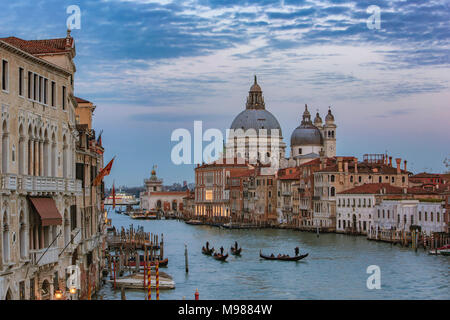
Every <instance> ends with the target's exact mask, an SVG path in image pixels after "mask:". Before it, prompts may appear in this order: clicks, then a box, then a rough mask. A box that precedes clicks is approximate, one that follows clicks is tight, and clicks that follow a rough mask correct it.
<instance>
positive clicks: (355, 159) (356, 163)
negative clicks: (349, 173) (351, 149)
mask: <svg viewBox="0 0 450 320" xmlns="http://www.w3.org/2000/svg"><path fill="white" fill-rule="evenodd" d="M353 160H354V161H355V173H358V158H354V159H353Z"/></svg>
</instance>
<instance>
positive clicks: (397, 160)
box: [395, 158, 402, 174]
mask: <svg viewBox="0 0 450 320" xmlns="http://www.w3.org/2000/svg"><path fill="white" fill-rule="evenodd" d="M395 161H396V162H397V174H400V163H401V162H402V159H401V158H396V159H395Z"/></svg>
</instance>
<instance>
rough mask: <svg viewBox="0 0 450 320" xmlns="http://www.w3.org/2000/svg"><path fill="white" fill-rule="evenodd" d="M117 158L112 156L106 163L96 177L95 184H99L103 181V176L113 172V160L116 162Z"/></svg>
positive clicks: (93, 183)
mask: <svg viewBox="0 0 450 320" xmlns="http://www.w3.org/2000/svg"><path fill="white" fill-rule="evenodd" d="M115 158H116V157H114V158H112V159H111V161H110V162H109V163H108V164H107V165H106V167H104V168H103V169H102V170H101V171H100V173H99V174H98V175H97V176H96V177H95V179H94V182H92V185H93V186H98V185H99V184H100V183H101V182H102V180H103V178H104V177H105V176H107V175H109V173H110V172H111V168H112V165H113V162H114V159H115Z"/></svg>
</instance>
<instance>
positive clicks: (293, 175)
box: [278, 171, 300, 180]
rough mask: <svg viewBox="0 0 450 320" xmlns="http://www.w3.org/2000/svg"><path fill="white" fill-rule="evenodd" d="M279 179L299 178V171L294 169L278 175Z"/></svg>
mask: <svg viewBox="0 0 450 320" xmlns="http://www.w3.org/2000/svg"><path fill="white" fill-rule="evenodd" d="M278 179H279V180H296V179H300V171H295V172H292V173H288V174H285V175H283V176H281V177H280V176H278Z"/></svg>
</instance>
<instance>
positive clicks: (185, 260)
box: [184, 244, 189, 273]
mask: <svg viewBox="0 0 450 320" xmlns="http://www.w3.org/2000/svg"><path fill="white" fill-rule="evenodd" d="M184 262H185V267H186V273H189V263H188V249H187V245H186V244H184Z"/></svg>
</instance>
